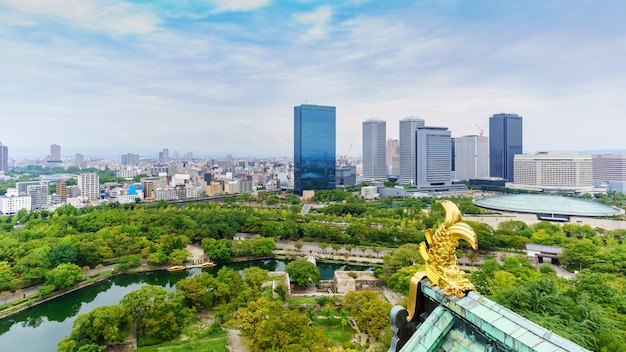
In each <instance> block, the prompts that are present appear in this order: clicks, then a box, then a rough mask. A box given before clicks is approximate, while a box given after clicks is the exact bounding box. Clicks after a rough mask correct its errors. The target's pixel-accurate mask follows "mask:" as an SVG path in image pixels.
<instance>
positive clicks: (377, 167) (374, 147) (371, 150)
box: [363, 118, 387, 180]
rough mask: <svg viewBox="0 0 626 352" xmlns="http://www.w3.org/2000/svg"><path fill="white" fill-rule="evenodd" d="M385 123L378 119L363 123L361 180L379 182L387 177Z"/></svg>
mask: <svg viewBox="0 0 626 352" xmlns="http://www.w3.org/2000/svg"><path fill="white" fill-rule="evenodd" d="M386 138H387V123H386V122H385V121H383V120H380V119H375V118H372V119H368V120H365V121H363V178H365V179H368V180H381V179H385V178H386V177H387V162H386V156H387V148H386V145H385V139H386Z"/></svg>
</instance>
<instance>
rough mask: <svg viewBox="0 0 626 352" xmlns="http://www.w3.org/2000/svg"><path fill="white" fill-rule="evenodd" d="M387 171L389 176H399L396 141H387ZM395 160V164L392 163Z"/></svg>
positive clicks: (398, 156) (398, 157)
mask: <svg viewBox="0 0 626 352" xmlns="http://www.w3.org/2000/svg"><path fill="white" fill-rule="evenodd" d="M386 156H387V161H386V163H387V170H389V172H388V174H389V175H394V176H398V175H399V174H400V169H399V166H400V141H399V140H397V139H391V138H389V139H387V155H386ZM394 160H395V163H394Z"/></svg>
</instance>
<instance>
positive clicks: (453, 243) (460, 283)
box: [411, 200, 478, 297]
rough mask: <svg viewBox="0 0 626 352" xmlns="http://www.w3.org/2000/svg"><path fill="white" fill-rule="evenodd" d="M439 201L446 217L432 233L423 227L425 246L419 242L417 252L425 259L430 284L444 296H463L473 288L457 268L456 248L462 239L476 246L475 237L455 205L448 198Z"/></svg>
mask: <svg viewBox="0 0 626 352" xmlns="http://www.w3.org/2000/svg"><path fill="white" fill-rule="evenodd" d="M440 203H441V205H442V206H443V208H444V209H445V211H446V219H445V221H444V222H443V224H441V225H439V227H438V228H437V230H436V231H435V233H434V234H433V233H432V231H431V230H430V229H428V230H426V233H425V236H426V241H427V242H428V247H426V243H424V242H422V243H420V254H421V255H422V257H423V258H424V260H425V261H426V276H428V279H429V280H430V282H431V285H437V286H439V288H441V289H442V290H443V292H444V293H445V294H446V295H456V296H457V297H463V296H465V292H467V291H470V290H471V291H476V289H475V288H474V285H473V284H472V283H471V282H470V281H469V280H468V279H467V278H466V277H465V273H464V272H463V271H461V270H459V267H458V262H457V258H456V253H455V250H456V247H457V246H458V245H459V240H461V239H462V240H465V241H467V242H468V243H469V244H470V245H471V246H472V248H474V249H478V240H477V238H476V233H475V232H474V230H473V229H472V228H471V227H470V226H469V225H468V224H466V223H464V222H463V221H462V219H461V212H460V211H459V208H458V207H457V206H456V204H454V203H453V202H450V201H447V200H442V201H440ZM411 289H413V287H411Z"/></svg>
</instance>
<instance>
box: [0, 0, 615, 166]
mask: <svg viewBox="0 0 626 352" xmlns="http://www.w3.org/2000/svg"><path fill="white" fill-rule="evenodd" d="M625 58H626V2H624V1H618V0H615V1H602V0H600V1H585V0H575V1H570V0H563V1H559V0H554V1H550V0H541V1H539V0H537V1H533V0H529V1H500V0H494V1H482V0H475V1H460V0H459V1H456V0H439V1H435V0H426V1H402V0H393V1H366V0H352V1H341V2H340V1H307V0H301V1H271V0H195V1H192V0H186V1H185V0H167V1H160V2H156V1H116V0H109V1H94V0H0V142H2V143H3V144H4V145H7V146H9V153H10V157H11V156H13V157H15V156H18V155H25V154H33V155H40V156H45V155H46V154H48V152H49V145H50V144H53V143H56V144H60V145H61V146H62V148H63V149H62V153H63V154H64V155H73V154H74V153H83V154H87V155H90V154H100V155H106V154H110V155H116V154H118V153H122V152H134V153H140V154H142V155H156V154H157V153H158V151H159V150H161V149H162V148H169V149H170V151H174V150H176V151H178V152H179V153H181V154H183V153H185V152H193V153H194V155H215V156H220V155H225V154H226V153H232V154H233V155H235V156H243V157H245V156H258V157H266V156H292V155H293V107H294V106H295V105H300V104H304V103H309V104H320V105H333V106H336V107H337V151H338V153H340V154H343V153H345V152H347V151H348V149H350V145H352V149H351V152H350V155H351V156H355V157H356V156H358V155H360V154H361V133H362V132H361V124H362V122H363V121H364V120H366V119H368V118H371V117H377V118H380V119H384V120H386V121H387V136H388V137H390V138H398V121H399V120H400V119H402V118H404V117H407V116H418V117H421V118H424V119H425V120H426V124H427V125H432V126H445V127H448V128H449V129H450V130H451V131H452V135H453V136H461V135H467V134H477V133H478V132H479V128H480V129H484V130H485V134H487V133H488V118H489V116H491V115H492V114H494V113H500V112H507V113H517V114H520V115H521V116H523V118H524V149H525V151H529V152H530V151H540V150H583V149H626V143H625V142H624V141H625V138H624V135H625V133H624V128H623V127H622V126H625V125H626V122H624V121H626V62H625V61H624V60H625ZM477 126H479V127H477Z"/></svg>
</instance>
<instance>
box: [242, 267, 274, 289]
mask: <svg viewBox="0 0 626 352" xmlns="http://www.w3.org/2000/svg"><path fill="white" fill-rule="evenodd" d="M269 277H270V276H269V272H268V271H267V270H265V269H261V268H258V267H251V268H245V269H243V281H244V282H245V283H247V284H248V286H250V288H251V289H252V290H257V291H258V290H260V289H261V285H263V283H264V282H266V281H268V280H269Z"/></svg>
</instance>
